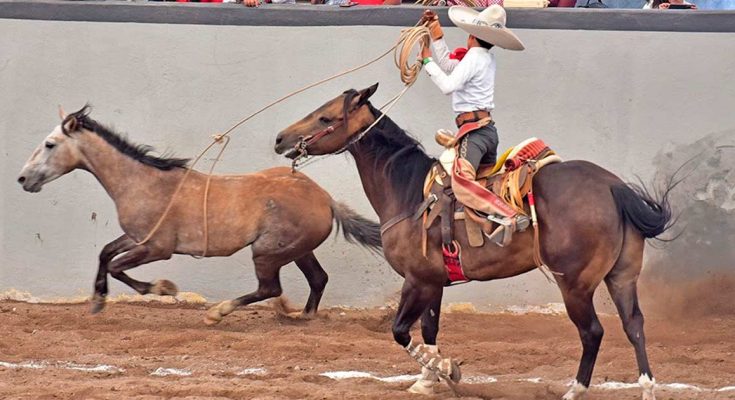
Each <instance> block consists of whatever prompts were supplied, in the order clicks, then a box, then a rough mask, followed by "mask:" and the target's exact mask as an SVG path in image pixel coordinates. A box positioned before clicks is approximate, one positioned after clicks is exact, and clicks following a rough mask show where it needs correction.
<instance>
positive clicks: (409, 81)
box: [136, 23, 430, 257]
mask: <svg viewBox="0 0 735 400" xmlns="http://www.w3.org/2000/svg"><path fill="white" fill-rule="evenodd" d="M429 36H430V34H429V30H428V28H427V27H426V26H425V25H420V24H418V23H417V24H416V25H414V26H413V27H411V28H406V29H403V30H401V35H400V36H399V38H398V41H397V42H396V43H395V44H394V45H393V46H391V47H390V48H389V49H388V50H386V51H385V52H384V53H382V54H380V55H379V56H378V57H376V58H374V59H372V60H369V61H367V62H365V63H363V64H360V65H358V66H356V67H352V68H349V69H347V70H345V71H342V72H339V73H337V74H335V75H332V76H330V77H327V78H324V79H322V80H319V81H316V82H313V83H311V84H309V85H306V86H304V87H302V88H300V89H297V90H295V91H293V92H291V93H289V94H287V95H285V96H283V97H280V98H278V99H276V100H274V101H272V102H270V103H268V104H267V105H265V106H263V107H262V108H260V109H258V110H257V111H255V112H254V113H252V114H250V115H248V116H246V117H245V118H243V119H241V120H240V121H238V122H237V123H235V124H234V125H232V126H231V127H230V128H229V129H227V130H226V131H224V132H223V133H221V134H215V135H212V138H213V140H212V143H210V144H209V145H208V146H207V147H205V148H204V150H202V151H201V152H200V153H199V155H198V156H197V157H196V158H195V159H194V161H193V162H192V163H191V164H190V165H188V166H187V167H186V168H187V171H186V173H185V174H184V176H183V177H182V178H181V181H179V184H178V186H177V187H176V190H175V191H174V193H173V194H172V195H171V198H170V200H169V202H168V204H167V205H166V208H165V209H164V211H163V213H162V214H161V216H160V217H159V218H158V221H157V222H156V224H155V225H154V226H153V228H152V229H151V230H150V232H149V233H148V234H147V235H146V236H145V238H143V240H141V241H139V242H136V245H142V244H145V243H147V242H148V241H150V240H151V238H153V236H154V235H155V234H156V233H157V232H158V230H159V229H160V228H161V225H162V224H163V221H164V220H165V219H166V217H167V216H168V214H169V213H170V212H171V208H172V207H173V204H174V201H175V200H176V197H177V196H178V194H179V193H180V192H181V189H182V188H183V186H184V183H185V182H186V180H187V179H188V178H189V176H190V175H191V172H192V171H193V170H194V167H195V166H196V165H197V163H198V162H199V160H201V158H202V157H203V156H204V155H205V154H206V153H207V152H209V150H211V149H212V147H214V146H215V145H216V144H217V143H223V144H222V148H221V149H220V151H219V153H218V154H217V157H215V159H214V160H213V161H212V166H211V167H210V169H209V173H208V175H207V181H206V184H205V187H204V199H203V202H202V207H203V211H204V213H203V214H204V217H203V228H204V250H203V251H202V254H201V255H199V256H198V257H206V255H207V248H208V246H209V226H208V200H209V187H210V183H211V180H212V174H213V171H214V168H215V166H216V165H217V163H218V162H219V161H220V158H221V156H222V154H223V153H224V151H225V149H226V148H227V146H228V144H229V143H230V133H232V132H233V131H234V130H235V129H237V128H239V127H240V126H241V125H243V124H244V123H245V122H247V121H249V120H250V119H252V118H253V117H255V116H257V115H258V114H260V113H262V112H263V111H266V110H268V109H269V108H271V107H273V106H275V105H276V104H278V103H281V102H283V101H284V100H286V99H289V98H291V97H293V96H295V95H297V94H300V93H302V92H305V91H307V90H309V89H311V88H314V87H316V86H319V85H321V84H324V83H326V82H329V81H331V80H333V79H337V78H339V77H342V76H345V75H347V74H350V73H352V72H355V71H358V70H360V69H363V68H365V67H368V66H370V65H371V64H374V63H375V62H377V61H378V60H381V59H382V58H384V57H385V56H387V55H388V54H390V52H391V51H394V56H393V59H394V62H395V64H396V66H397V67H398V69H399V71H400V76H401V81H402V82H403V83H404V84H405V87H404V88H403V89H402V90H401V91H400V92H399V93H398V95H396V96H394V97H393V98H392V99H391V100H389V101H388V103H386V104H385V105H383V107H381V108H380V109H381V111H382V110H383V108H386V107H387V108H386V111H385V112H383V113H382V114H381V115H380V117H378V118H376V120H375V121H374V122H373V123H372V124H370V126H368V127H367V128H366V129H365V130H364V131H363V132H361V133H360V134H359V135H355V138H354V139H353V140H350V141H349V142H348V143H347V144H346V145H345V146H344V147H343V148H342V149H340V150H339V151H337V152H336V153H333V154H339V153H342V152H343V151H345V150H346V149H347V148H348V147H349V146H351V145H352V144H353V143H355V142H357V141H358V140H360V139H361V138H362V137H363V136H364V135H365V134H366V133H367V132H368V131H369V130H370V129H372V128H373V127H374V126H375V125H376V124H377V123H378V122H380V120H381V119H383V117H385V115H386V114H387V113H388V112H389V111H390V110H391V109H392V108H393V106H394V105H395V103H397V102H398V100H399V99H400V98H401V97H402V96H403V95H404V94H405V93H406V92H407V91H408V89H409V88H410V87H411V86H412V85H413V83H414V82H415V81H416V79H417V78H418V73H419V72H420V71H421V67H422V64H421V62H420V61H418V60H417V61H416V62H414V63H413V64H409V63H408V59H409V57H410V54H411V50H412V49H413V47H414V46H415V45H416V44H418V43H420V44H421V45H422V46H427V45H428V44H429ZM331 128H332V129H331V130H330V129H329V128H327V129H325V130H323V131H321V132H319V133H320V135H319V137H318V138H317V139H316V140H318V139H320V138H321V137H324V136H326V135H328V134H330V133H332V132H333V131H334V129H336V128H334V127H331ZM300 143H305V142H303V140H302V141H300ZM303 146H304V149H303V151H304V153H303V154H304V156H303V157H301V156H299V157H297V159H301V158H306V157H308V153H307V152H306V146H307V145H305V144H304V145H303ZM297 159H295V160H294V162H293V164H292V168H294V169H295V168H296V163H297ZM306 164H308V163H304V164H303V165H302V167H303V166H304V165H306Z"/></svg>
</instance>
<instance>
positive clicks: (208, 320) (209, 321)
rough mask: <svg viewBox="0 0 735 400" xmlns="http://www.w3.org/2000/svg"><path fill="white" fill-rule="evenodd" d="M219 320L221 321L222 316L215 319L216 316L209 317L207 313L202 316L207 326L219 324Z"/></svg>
mask: <svg viewBox="0 0 735 400" xmlns="http://www.w3.org/2000/svg"><path fill="white" fill-rule="evenodd" d="M221 321H222V317H220V318H219V319H216V318H211V317H210V316H209V315H205V316H204V325H207V326H215V325H217V324H219V323H220V322H221Z"/></svg>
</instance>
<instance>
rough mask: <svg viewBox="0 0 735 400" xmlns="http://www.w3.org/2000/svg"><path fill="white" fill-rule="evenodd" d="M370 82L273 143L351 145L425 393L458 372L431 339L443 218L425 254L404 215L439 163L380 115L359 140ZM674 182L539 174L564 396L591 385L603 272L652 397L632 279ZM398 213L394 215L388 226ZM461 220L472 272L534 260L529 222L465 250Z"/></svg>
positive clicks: (585, 170)
mask: <svg viewBox="0 0 735 400" xmlns="http://www.w3.org/2000/svg"><path fill="white" fill-rule="evenodd" d="M376 89H377V84H376V85H374V86H372V87H370V88H367V89H364V90H361V91H356V90H348V91H346V92H344V93H343V94H341V95H340V96H337V97H336V98H335V99H333V100H331V101H329V102H327V103H326V104H324V105H322V106H321V107H319V108H317V109H316V110H315V111H313V112H312V113H310V114H309V115H307V116H306V117H305V118H303V119H302V120H300V121H298V122H296V123H294V124H293V125H291V126H289V127H288V128H286V129H285V130H283V131H282V132H281V133H280V134H279V135H278V137H277V138H276V146H275V150H276V152H277V153H279V154H280V153H286V155H287V156H288V157H290V158H294V157H296V156H298V154H299V151H298V150H297V149H301V150H304V149H305V150H306V151H307V152H308V153H309V154H312V155H318V154H330V153H334V152H338V151H340V150H342V149H347V150H348V151H349V152H350V154H352V156H353V157H354V158H355V162H356V164H357V169H358V171H359V174H360V178H361V179H362V184H363V188H364V189H365V193H366V194H367V197H368V199H369V200H370V203H371V204H372V206H373V208H374V209H375V211H376V212H377V214H378V216H379V217H380V222H381V223H382V224H384V226H385V228H384V229H386V230H385V231H384V232H383V247H384V253H385V257H386V259H387V260H388V262H389V263H390V265H391V266H392V267H393V269H395V271H396V272H398V273H399V274H400V275H402V276H403V277H404V279H405V281H404V284H403V289H402V293H401V300H400V304H399V307H398V313H397V315H396V319H395V321H394V324H393V336H394V338H395V340H396V341H397V342H398V343H399V344H400V345H401V346H402V347H404V348H406V350H408V351H409V353H410V354H411V355H412V356H413V357H414V358H416V359H417V361H419V364H420V365H422V372H423V374H422V378H421V379H420V380H419V381H418V382H416V383H415V384H414V385H413V386H412V387H411V389H410V390H412V391H415V392H420V393H431V392H432V386H433V385H434V384H435V383H436V382H437V375H438V376H440V377H443V378H445V379H446V380H448V382H451V381H459V378H460V376H461V375H460V374H459V369H458V367H457V365H456V364H455V363H453V362H451V359H448V358H443V357H441V356H439V354H438V349H437V348H436V346H435V345H436V336H437V333H438V330H439V312H440V306H441V300H442V293H443V287H444V285H445V283H446V282H447V271H446V269H445V266H444V262H443V259H442V253H441V250H440V246H439V243H441V239H440V232H439V224H438V223H435V224H434V226H433V227H432V229H431V230H430V231H429V235H428V237H429V244H430V245H429V251H428V254H427V257H424V256H423V254H422V251H421V247H422V246H421V243H422V239H421V235H422V229H423V228H422V223H421V221H420V220H417V219H415V218H411V217H407V216H408V215H410V214H411V213H412V212H414V211H415V210H416V209H417V206H418V205H419V203H420V202H421V201H422V189H423V184H424V179H425V177H426V174H427V172H428V170H429V168H430V167H431V165H432V164H433V163H434V162H435V160H434V159H432V158H431V157H429V156H427V155H426V153H425V152H424V151H423V149H422V147H421V145H420V143H418V142H417V141H416V140H415V139H413V138H412V137H410V136H409V135H407V134H406V132H404V131H403V130H402V129H401V128H399V127H398V125H396V124H395V123H394V122H393V121H392V120H391V119H390V118H387V117H386V118H384V119H382V120H381V121H379V122H378V123H377V125H375V127H374V128H372V129H371V130H370V131H368V132H367V134H365V135H364V136H360V132H362V131H363V130H364V129H365V128H366V127H367V126H369V125H370V124H372V123H373V122H374V121H375V120H376V118H378V116H379V115H380V111H379V110H377V109H376V108H374V107H373V106H372V105H371V104H370V103H369V101H368V99H369V98H370V96H371V95H372V94H373V93H374V92H375V91H376ZM672 186H673V183H672V182H669V185H668V187H667V188H666V189H665V190H664V191H663V192H661V193H660V196H659V197H660V198H659V199H655V198H654V197H652V196H651V195H649V194H647V193H646V191H645V190H643V189H637V188H635V187H632V186H630V185H626V184H625V183H624V182H622V181H621V180H620V179H619V178H618V177H616V176H615V175H613V174H612V173H610V172H608V171H606V170H604V169H602V168H600V167H599V166H597V165H594V164H592V163H589V162H585V161H569V162H563V163H558V164H552V165H549V166H547V167H545V168H543V169H542V170H540V172H539V173H538V174H537V175H536V177H535V178H534V187H533V190H534V193H535V197H536V199H537V200H536V203H537V210H538V216H539V220H540V235H541V236H540V238H541V239H540V251H541V256H542V260H543V261H545V263H546V264H547V265H548V267H549V268H550V269H551V270H552V271H554V272H555V273H556V275H555V279H556V281H557V284H558V286H559V288H560V289H561V294H562V296H563V298H564V303H565V305H566V309H567V313H568V315H569V318H570V319H571V320H572V321H573V322H574V324H575V325H576V326H577V329H578V330H579V335H580V338H581V341H582V347H583V351H582V358H581V361H580V365H579V370H578V372H577V376H576V381H575V382H574V384H573V385H572V387H571V388H570V390H569V391H568V392H567V393H566V394H565V395H564V397H563V398H564V399H568V400H572V399H579V398H581V397H582V396H583V394H584V392H585V391H586V390H587V388H588V387H589V384H590V379H591V377H592V369H593V367H594V364H595V360H596V358H597V353H598V350H599V347H600V342H601V341H602V335H603V329H602V325H600V321H599V320H598V319H597V314H596V313H595V309H594V306H593V303H592V297H593V294H594V292H595V289H596V288H597V287H598V285H599V284H600V282H602V281H603V280H604V281H605V283H606V284H607V287H608V289H609V291H610V295H611V296H612V299H613V301H614V302H615V305H616V306H617V309H618V312H619V315H620V318H621V319H622V322H623V327H624V329H625V332H626V334H627V335H628V339H630V342H631V343H632V344H633V347H634V348H635V354H636V358H637V361H638V369H639V374H640V375H639V376H640V378H639V382H640V384H641V386H642V387H643V398H644V399H645V400H652V399H654V383H655V380H654V379H653V374H652V373H651V369H650V367H649V364H648V359H647V356H646V349H645V337H644V334H643V315H642V313H641V310H640V309H639V307H638V298H637V289H636V282H637V280H638V275H639V273H640V271H641V267H642V262H643V247H644V244H645V238H651V237H656V236H658V235H660V234H661V233H662V232H664V231H665V230H666V229H667V228H668V227H669V226H670V223H671V211H670V208H669V205H668V201H667V196H666V195H667V194H668V191H669V190H670V189H671V187H672ZM401 218H403V219H401ZM396 220H400V222H399V223H397V224H395V225H393V222H394V221H396ZM456 222H457V228H456V230H455V238H457V239H458V240H459V242H460V243H461V244H462V264H463V268H464V273H465V275H466V276H467V277H468V278H469V279H471V280H479V281H486V280H492V279H500V278H507V277H511V276H515V275H519V274H522V273H524V272H527V271H530V270H533V269H535V268H536V267H535V265H534V261H533V233H532V230H530V229H529V230H527V231H525V232H523V233H520V234H517V235H515V236H514V238H513V241H512V243H511V244H510V245H509V246H506V247H502V248H501V247H498V246H496V245H494V244H490V243H488V242H489V241H486V244H485V246H484V247H481V248H472V247H470V246H469V245H468V244H467V236H466V233H465V228H464V224H463V221H456ZM419 317H421V333H422V336H423V339H424V344H415V343H413V342H412V340H411V336H410V333H409V329H410V328H411V326H412V325H413V324H414V322H416V321H417V320H418V318H419ZM478 329H481V327H478Z"/></svg>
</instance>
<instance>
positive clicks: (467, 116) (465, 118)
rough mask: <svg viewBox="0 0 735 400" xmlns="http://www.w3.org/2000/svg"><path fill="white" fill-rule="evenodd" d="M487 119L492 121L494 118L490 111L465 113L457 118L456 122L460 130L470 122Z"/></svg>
mask: <svg viewBox="0 0 735 400" xmlns="http://www.w3.org/2000/svg"><path fill="white" fill-rule="evenodd" d="M485 118H490V119H492V116H491V115H490V111H485V110H477V111H468V112H463V113H462V114H459V115H457V118H455V119H454V122H455V123H456V124H457V128H459V127H461V126H462V125H464V124H466V123H468V122H477V121H479V120H481V119H485Z"/></svg>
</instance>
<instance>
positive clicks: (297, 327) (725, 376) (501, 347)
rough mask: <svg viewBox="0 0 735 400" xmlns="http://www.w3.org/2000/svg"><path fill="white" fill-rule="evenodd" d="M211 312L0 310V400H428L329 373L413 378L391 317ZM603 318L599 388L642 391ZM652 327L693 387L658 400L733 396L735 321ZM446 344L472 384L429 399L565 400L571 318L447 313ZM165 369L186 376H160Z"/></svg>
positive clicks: (665, 391) (665, 366)
mask: <svg viewBox="0 0 735 400" xmlns="http://www.w3.org/2000/svg"><path fill="white" fill-rule="evenodd" d="M205 309H206V307H205V306H203V305H165V304H155V303H154V304H123V303H116V304H109V305H108V309H106V310H105V311H104V312H103V313H102V314H99V315H97V316H91V315H89V314H88V306H87V305H86V304H78V305H40V304H27V303H18V302H1V303H0V398H2V399H20V398H23V399H159V398H179V399H183V398H186V399H204V398H207V399H209V398H217V399H251V398H252V399H255V398H257V399H282V398H289V399H323V398H347V399H417V398H422V396H420V395H412V394H409V393H407V392H405V389H406V388H407V387H408V386H410V384H411V383H410V382H409V381H399V382H384V381H380V380H376V379H371V378H352V379H342V380H336V379H332V378H329V377H327V376H323V375H321V374H322V373H326V372H335V371H361V372H367V373H371V374H373V375H374V376H378V377H383V378H385V377H396V376H402V375H415V374H416V373H418V367H417V365H416V364H415V363H414V362H413V361H412V360H411V359H410V358H409V356H408V355H407V354H406V353H405V352H404V351H403V350H402V349H401V348H399V346H398V345H396V344H395V343H394V342H393V340H392V337H391V334H390V322H391V319H392V311H391V310H389V309H370V310H350V309H347V310H344V309H329V310H323V311H321V312H320V315H319V316H318V317H317V318H316V319H314V320H311V321H304V320H295V319H292V318H289V317H285V316H282V315H279V314H277V313H276V312H275V311H274V310H273V309H272V308H271V307H269V306H268V305H264V306H255V307H249V308H247V309H242V310H238V311H236V312H235V313H233V314H232V315H229V316H227V317H226V318H225V320H224V321H223V322H222V323H221V324H219V325H217V326H215V327H207V326H205V325H204V324H203V323H202V317H203V316H204V310H205ZM602 322H603V325H604V326H605V328H606V334H605V338H604V340H603V343H602V350H601V353H600V356H599V359H598V362H597V368H596V370H595V375H594V379H593V385H594V384H598V385H599V384H603V383H605V382H608V384H612V382H626V383H633V382H635V381H636V379H637V373H636V371H637V370H636V366H635V361H634V356H633V350H632V348H631V346H630V345H629V344H628V341H627V339H626V338H625V335H624V334H623V332H622V328H621V326H620V323H619V320H618V319H617V317H616V316H604V317H602ZM646 328H647V329H646V330H647V335H648V351H649V356H650V359H651V363H652V366H653V369H654V373H656V378H657V381H658V382H659V383H669V384H670V383H681V384H689V385H695V386H696V388H692V387H689V388H684V389H682V388H676V387H674V388H672V387H661V388H659V390H658V392H657V393H658V398H659V400H661V399H664V400H668V399H733V398H735V390H725V391H717V390H716V389H721V388H723V387H728V386H733V385H735V340H733V339H735V317H733V316H730V317H727V318H715V317H706V318H704V319H701V320H698V321H696V322H693V321H689V322H682V321H677V322H672V321H663V320H655V319H653V320H652V319H650V318H649V320H647V326H646ZM414 335H416V336H418V332H414ZM439 339H440V348H441V349H442V352H443V354H445V355H449V356H451V357H454V358H457V359H460V360H462V362H463V366H462V368H463V374H464V377H465V378H466V380H467V383H463V384H461V385H460V387H459V393H458V394H457V395H455V394H453V393H452V392H450V391H449V389H448V388H447V387H446V385H443V386H442V387H441V389H439V390H438V394H437V395H435V396H433V397H424V398H436V399H447V398H453V397H470V398H472V397H475V398H485V399H560V398H561V395H562V394H563V393H564V391H565V386H566V384H567V383H568V382H569V381H570V379H571V378H572V377H573V376H574V374H575V373H576V367H577V362H578V358H579V356H580V353H581V351H580V344H579V340H578V336H577V332H576V330H575V329H574V327H573V325H572V324H571V322H569V321H568V320H567V318H566V316H565V315H541V314H528V315H508V314H477V313H472V314H468V313H445V314H444V315H443V319H442V327H441V333H440V337H439ZM105 365H107V367H105ZM159 368H161V369H159ZM166 368H172V369H176V370H174V371H173V372H176V371H178V373H183V374H189V375H188V376H178V375H165V373H166V370H165V369H166ZM105 369H106V370H105ZM169 372H170V371H169ZM159 375H165V376H159ZM489 377H492V378H494V379H495V380H496V381H493V379H491V378H489ZM639 398H640V392H639V390H638V389H635V388H633V389H620V390H609V389H605V388H604V386H603V387H594V386H593V387H592V388H591V389H590V392H589V396H588V399H593V400H594V399H599V400H603V399H604V400H612V399H616V400H617V399H639Z"/></svg>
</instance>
